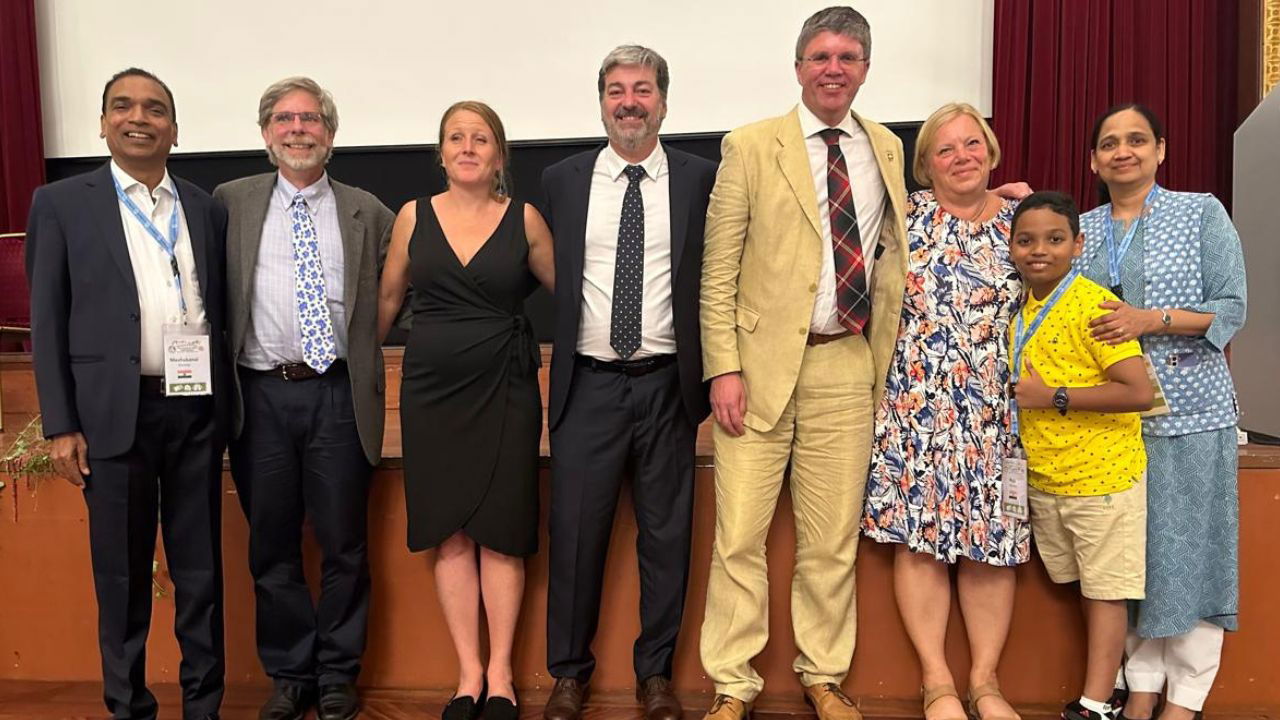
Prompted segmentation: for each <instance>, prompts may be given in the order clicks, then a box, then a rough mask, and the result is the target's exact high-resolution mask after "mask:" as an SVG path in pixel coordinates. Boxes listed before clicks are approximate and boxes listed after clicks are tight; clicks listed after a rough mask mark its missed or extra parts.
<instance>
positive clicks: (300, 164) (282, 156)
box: [267, 145, 333, 172]
mask: <svg viewBox="0 0 1280 720" xmlns="http://www.w3.org/2000/svg"><path fill="white" fill-rule="evenodd" d="M267 157H268V158H269V159H270V160H271V164H272V165H275V166H276V167H279V166H280V165H282V164H283V165H285V166H287V167H288V168H289V169H290V170H296V171H299V172H301V171H303V170H311V169H312V168H316V167H319V166H322V165H328V164H329V158H332V157H333V148H329V150H328V152H326V153H325V155H324V157H323V158H316V156H315V154H314V153H313V154H312V155H311V156H310V157H307V158H300V159H295V158H292V157H290V156H289V154H288V153H283V152H282V153H279V154H277V153H276V146H274V145H270V146H268V147H267Z"/></svg>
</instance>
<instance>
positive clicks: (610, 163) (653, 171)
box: [600, 141, 667, 182]
mask: <svg viewBox="0 0 1280 720" xmlns="http://www.w3.org/2000/svg"><path fill="white" fill-rule="evenodd" d="M600 154H601V155H602V156H603V157H604V168H605V171H606V172H608V173H609V177H610V178H613V180H614V181H615V182H616V181H617V180H620V179H621V178H622V174H623V171H625V170H626V169H627V166H628V165H630V164H631V163H629V162H627V161H626V160H624V159H622V156H621V155H619V154H618V153H617V151H616V150H614V149H613V146H612V145H606V146H605V148H604V150H601V151H600ZM636 164H637V165H639V166H640V167H642V168H644V173H645V175H646V176H648V177H649V178H650V179H652V180H657V179H658V178H659V177H661V176H662V175H665V174H666V172H667V153H666V151H665V150H663V149H662V141H658V144H657V145H655V146H654V148H653V152H651V153H649V157H647V158H645V159H644V160H642V161H640V162H638V163H636Z"/></svg>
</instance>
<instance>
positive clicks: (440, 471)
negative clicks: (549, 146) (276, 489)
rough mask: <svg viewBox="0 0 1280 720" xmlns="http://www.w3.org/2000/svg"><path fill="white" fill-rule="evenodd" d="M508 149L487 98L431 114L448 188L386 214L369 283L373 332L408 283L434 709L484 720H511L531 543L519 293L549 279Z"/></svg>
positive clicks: (414, 459) (411, 449)
mask: <svg viewBox="0 0 1280 720" xmlns="http://www.w3.org/2000/svg"><path fill="white" fill-rule="evenodd" d="M509 156H510V154H509V152H508V149H507V142H506V136H505V134H504V131H503V128H502V121H501V120H499V119H498V116H497V114H496V113H494V112H493V110H492V109H491V108H489V106H487V105H485V104H484V103H479V102H470V101H468V102H459V103H456V104H454V105H453V106H452V107H450V108H449V109H448V110H447V111H445V114H444V117H443V118H442V119H441V121H440V144H439V158H440V164H441V166H442V167H443V168H444V174H445V178H446V180H447V183H448V187H447V189H446V190H445V191H444V192H443V193H441V194H439V195H436V196H434V197H429V198H422V199H419V200H414V201H410V202H408V203H406V204H405V206H404V207H403V208H402V209H401V210H400V214H399V216H398V217H397V218H396V222H395V226H394V227H393V228H392V231H391V246H390V248H389V250H388V252H387V261H386V266H385V268H384V270H383V274H382V284H381V289H380V292H379V307H378V330H379V333H380V337H386V333H387V331H388V330H389V329H390V327H391V323H392V321H393V320H394V318H395V315H396V313H397V312H398V310H399V308H400V304H401V302H402V301H403V299H404V294H405V290H406V288H407V287H408V285H409V284H410V282H412V284H413V295H412V299H411V302H410V308H411V310H412V311H413V328H412V330H410V332H409V340H408V343H407V344H406V347H405V354H404V365H403V381H402V384H401V388H400V420H401V430H402V435H403V438H404V440H403V445H404V485H405V500H406V504H407V509H408V517H409V549H410V550H414V551H419V550H426V549H429V548H437V552H436V561H435V584H436V592H437V594H438V595H439V597H440V605H441V606H442V608H443V610H444V616H445V621H446V623H447V624H448V626H449V633H450V635H451V636H452V637H453V643H454V648H455V650H456V651H457V653H458V664H459V668H460V677H459V680H458V689H457V692H456V693H455V695H454V699H453V700H452V701H451V702H450V703H449V705H448V706H447V707H446V708H445V712H444V718H445V720H471V719H472V718H475V717H476V716H478V715H479V714H480V712H481V709H482V708H483V711H484V714H485V717H486V718H488V720H502V719H504V718H511V719H512V720H514V718H515V717H516V707H515V687H514V685H513V684H512V670H511V646H512V642H513V638H514V636H515V627H516V619H517V616H518V615H519V612H520V600H521V595H522V593H523V590H524V557H525V556H528V555H531V554H533V553H534V552H535V551H536V550H537V544H538V439H539V436H540V434H541V432H542V402H541V398H540V395H539V392H538V375H537V368H538V363H539V351H538V345H537V343H536V342H535V341H534V338H533V334H532V329H531V327H530V325H529V320H528V318H527V317H525V315H524V299H525V297H527V296H528V295H529V293H531V292H533V290H534V289H535V288H536V287H537V285H538V283H539V282H541V283H542V284H543V285H545V286H546V287H547V288H548V289H551V287H552V282H553V261H552V254H551V232H550V230H549V229H548V228H547V225H546V223H545V222H544V221H543V219H542V216H541V215H539V214H538V211H537V210H535V209H534V208H533V206H531V205H526V204H523V203H519V202H515V201H513V200H512V199H511V197H510V194H509V192H508V190H507V183H506V164H507V160H508V158H509ZM477 549H478V551H477ZM482 596H483V598H484V601H483V602H484V611H485V619H486V621H487V623H488V629H489V662H488V667H487V668H486V667H485V664H484V662H483V661H482V659H481V652H480V607H481V597H482ZM486 689H487V691H486ZM486 694H487V701H486Z"/></svg>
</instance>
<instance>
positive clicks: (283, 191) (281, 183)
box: [276, 172, 333, 211]
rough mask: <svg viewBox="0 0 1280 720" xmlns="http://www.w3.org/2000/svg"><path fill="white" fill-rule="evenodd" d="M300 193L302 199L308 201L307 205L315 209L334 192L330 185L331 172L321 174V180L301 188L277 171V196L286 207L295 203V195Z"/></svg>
mask: <svg viewBox="0 0 1280 720" xmlns="http://www.w3.org/2000/svg"><path fill="white" fill-rule="evenodd" d="M298 193H302V199H303V200H306V201H307V207H309V208H311V209H312V210H313V211H314V210H315V208H316V206H317V205H318V204H319V203H320V202H321V201H323V200H324V199H325V198H326V197H328V196H329V195H331V194H332V193H333V188H332V186H330V185H329V173H327V172H326V173H325V174H323V175H321V176H320V179H319V180H317V181H315V182H313V183H311V184H310V185H308V186H307V187H305V188H303V189H301V190H299V189H298V188H296V187H294V186H293V184H292V183H290V182H289V181H288V180H285V179H284V175H283V174H282V173H280V172H277V173H276V197H277V198H279V199H280V201H281V202H283V203H284V206H285V207H289V205H291V204H292V203H293V196H294V195H297V194H298Z"/></svg>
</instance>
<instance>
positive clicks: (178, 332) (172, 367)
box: [164, 325, 213, 397]
mask: <svg viewBox="0 0 1280 720" xmlns="http://www.w3.org/2000/svg"><path fill="white" fill-rule="evenodd" d="M164 394H165V395H166V396H168V397H180V396H183V395H212V394H213V373H212V372H211V371H210V369H209V331H208V329H207V328H205V327H204V326H203V325H165V326H164Z"/></svg>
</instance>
